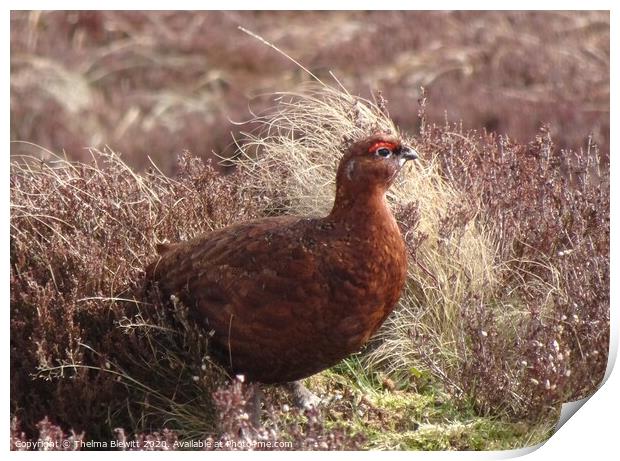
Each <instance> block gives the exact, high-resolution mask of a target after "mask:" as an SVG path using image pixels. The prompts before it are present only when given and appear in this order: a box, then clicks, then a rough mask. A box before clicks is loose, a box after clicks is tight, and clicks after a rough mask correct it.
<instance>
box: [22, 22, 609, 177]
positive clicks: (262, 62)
mask: <svg viewBox="0 0 620 461" xmlns="http://www.w3.org/2000/svg"><path fill="white" fill-rule="evenodd" d="M239 25H241V26H243V27H245V28H247V29H249V30H251V31H253V32H255V33H257V34H259V35H261V36H262V37H264V38H265V39H267V40H269V41H271V42H272V43H274V44H276V45H278V46H279V47H281V48H282V49H283V50H284V51H285V52H287V53H288V54H290V55H291V56H292V57H294V58H295V59H297V60H298V61H299V62H301V63H303V64H304V65H305V66H306V67H308V68H309V69H310V70H311V71H312V72H313V73H314V74H315V75H317V76H318V77H319V78H322V79H324V80H331V81H332V82H333V79H332V78H331V76H330V75H329V73H330V72H332V73H333V74H334V75H335V76H336V77H337V78H338V80H339V81H340V82H342V84H343V85H344V86H345V87H346V88H347V89H348V90H349V91H351V93H353V94H360V95H362V96H365V97H369V96H370V95H371V93H372V92H374V91H377V90H381V91H382V92H383V96H384V97H385V98H386V99H387V100H388V101H389V110H390V115H391V117H392V118H393V119H394V121H395V122H396V123H397V124H398V125H399V126H400V127H401V128H402V129H403V130H404V131H409V132H415V131H416V128H417V124H418V118H417V99H418V97H419V94H420V87H422V86H423V87H424V88H425V89H426V93H427V96H428V98H429V102H430V104H429V106H428V108H427V117H428V119H429V122H437V123H439V124H443V123H444V120H445V119H446V118H447V119H449V120H451V121H458V120H462V121H463V125H464V128H465V129H468V128H476V129H478V128H482V127H484V128H486V129H488V130H491V131H495V132H497V133H500V134H508V135H509V136H510V137H511V138H513V139H514V140H516V141H517V142H527V141H529V140H530V139H533V137H534V136H535V135H536V133H537V130H538V128H539V127H540V125H541V124H542V123H548V124H549V125H550V130H551V136H552V137H553V139H554V141H555V143H556V145H557V146H558V147H559V148H570V149H573V150H578V149H579V148H581V147H584V146H585V145H586V144H587V139H588V136H589V135H590V134H591V135H592V136H593V140H594V142H595V143H597V144H598V145H599V147H600V150H601V152H602V153H603V154H606V153H608V152H609V13H608V12H561V11H556V12H449V11H441V12H414V11H406V12H403V11H394V12H391V11H384V12H363V11H332V12H299V11H298V12H288V11H279V12H255V11H245V12H239V11H236V12H233V11H222V12H217V11H213V12H157V13H154V12H137V11H135V12H118V11H104V12H98V11H88V12H64V11H56V12H40V11H37V12H28V11H19V12H12V14H11V139H12V140H22V141H28V142H32V143H35V144H38V145H40V146H42V147H44V148H46V149H49V150H51V151H53V152H56V153H59V152H60V153H61V152H63V151H64V152H66V154H67V156H68V157H69V158H70V159H84V158H86V157H87V156H88V152H87V150H86V148H87V147H96V148H103V147H105V146H106V145H107V146H110V147H111V148H112V149H114V150H115V151H117V152H120V153H122V154H123V158H124V159H125V161H128V162H129V163H130V164H131V165H133V166H135V167H138V168H142V167H144V166H145V165H146V163H147V160H146V156H147V155H149V156H150V157H151V158H153V159H154V160H155V161H156V163H157V164H158V165H159V166H160V167H162V168H163V169H164V171H167V172H171V171H172V170H173V168H174V163H175V159H176V156H177V155H178V154H179V153H181V152H182V151H183V150H189V151H191V152H192V153H194V154H196V155H200V156H202V157H209V156H210V155H212V152H214V151H215V152H217V153H224V154H226V153H230V151H231V150H232V145H231V132H232V133H233V134H235V133H237V132H238V130H239V128H238V127H237V126H235V125H234V124H232V123H230V122H229V120H230V121H237V122H238V121H244V120H246V119H247V118H248V108H250V109H251V110H252V111H254V112H260V111H261V110H263V109H265V108H266V107H268V106H271V105H273V97H272V96H269V93H272V92H274V91H288V90H291V89H294V88H296V87H298V85H299V84H300V83H301V82H303V81H306V80H308V78H309V77H308V76H307V75H306V74H305V73H304V72H303V71H301V70H300V69H299V68H297V67H296V66H294V65H293V64H292V63H291V62H289V61H287V60H286V59H285V58H283V57H282V56H281V55H279V54H278V53H276V52H274V51H273V50H272V49H270V48H269V47H267V46H264V45H263V44H261V43H260V42H258V41H257V40H255V39H253V38H252V37H250V36H248V35H246V34H244V33H243V32H241V31H240V30H238V28H237V27H238V26H239ZM11 149H12V152H13V153H19V154H23V153H36V154H37V155H41V150H40V149H36V148H33V147H28V146H25V145H23V144H13V145H12V147H11Z"/></svg>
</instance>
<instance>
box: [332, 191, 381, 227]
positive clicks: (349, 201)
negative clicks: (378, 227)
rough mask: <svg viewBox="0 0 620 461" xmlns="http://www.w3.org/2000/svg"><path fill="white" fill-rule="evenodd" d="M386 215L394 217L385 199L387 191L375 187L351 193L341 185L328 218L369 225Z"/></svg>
mask: <svg viewBox="0 0 620 461" xmlns="http://www.w3.org/2000/svg"><path fill="white" fill-rule="evenodd" d="M386 217H389V218H392V213H391V212H390V210H389V208H388V207H387V204H386V201H385V191H383V190H381V189H379V188H373V189H365V190H358V191H355V193H350V191H347V190H346V189H344V188H340V187H339V188H338V190H337V191H336V198H335V200H334V207H333V208H332V211H331V213H330V214H329V216H328V219H330V220H334V221H342V222H347V223H350V224H352V225H367V224H369V223H371V222H375V221H376V220H379V221H381V220H384V219H385V218H386ZM392 219H393V218H392Z"/></svg>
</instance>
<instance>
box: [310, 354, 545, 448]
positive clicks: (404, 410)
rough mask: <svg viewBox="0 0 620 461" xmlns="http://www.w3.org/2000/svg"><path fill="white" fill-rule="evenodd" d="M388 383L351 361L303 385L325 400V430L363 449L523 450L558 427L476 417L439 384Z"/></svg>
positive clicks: (356, 360) (466, 404)
mask: <svg viewBox="0 0 620 461" xmlns="http://www.w3.org/2000/svg"><path fill="white" fill-rule="evenodd" d="M391 378H392V377H388V376H385V375H382V374H381V373H377V372H369V371H367V370H366V369H364V367H362V365H361V364H360V361H359V358H358V357H357V356H353V357H350V358H348V359H347V360H345V361H343V362H342V363H341V364H339V365H338V366H336V367H334V368H332V369H330V370H326V371H324V372H323V373H320V374H318V375H315V376H313V377H312V378H310V379H307V380H306V385H307V386H308V387H309V388H310V389H312V390H313V391H314V392H316V393H318V394H319V395H321V396H322V397H323V399H324V404H323V408H324V414H325V416H326V422H325V423H326V427H329V428H338V427H340V428H346V429H347V430H348V431H349V432H350V433H361V434H363V435H364V437H365V438H366V440H367V442H366V444H365V448H367V449H374V450H507V449H513V448H522V447H526V446H530V445H534V444H537V443H540V442H543V441H545V440H546V439H547V438H548V437H550V436H551V434H552V431H553V426H554V425H555V422H556V421H555V419H554V418H553V417H551V416H550V417H548V418H547V419H545V420H543V421H538V422H536V423H526V422H523V421H514V420H509V419H508V418H499V417H488V416H479V415H476V413H475V411H474V410H473V408H474V406H473V402H467V401H463V400H462V399H460V400H458V401H457V400H456V399H455V398H453V397H451V396H450V395H449V394H447V393H446V392H444V391H443V390H442V388H441V386H440V385H439V383H426V385H425V386H424V388H423V390H422V391H418V392H416V391H415V390H414V386H407V385H404V384H403V381H402V380H401V381H400V386H399V385H397V380H393V379H391ZM413 378H414V379H415V376H414V377H413ZM388 380H389V381H388ZM386 383H387V385H386Z"/></svg>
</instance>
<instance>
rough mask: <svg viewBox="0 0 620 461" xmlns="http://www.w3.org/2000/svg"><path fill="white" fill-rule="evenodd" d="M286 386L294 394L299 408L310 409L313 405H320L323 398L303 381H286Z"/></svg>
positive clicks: (294, 399)
mask: <svg viewBox="0 0 620 461" xmlns="http://www.w3.org/2000/svg"><path fill="white" fill-rule="evenodd" d="M286 387H287V388H288V389H289V391H290V392H291V393H292V394H293V401H294V402H295V405H296V406H298V407H299V408H304V409H306V410H308V409H310V408H312V407H314V408H316V407H318V406H319V403H320V402H321V399H320V398H319V397H318V396H317V395H315V394H313V393H312V392H310V391H309V390H308V389H307V388H306V386H304V385H303V384H302V382H301V381H292V382H290V383H286Z"/></svg>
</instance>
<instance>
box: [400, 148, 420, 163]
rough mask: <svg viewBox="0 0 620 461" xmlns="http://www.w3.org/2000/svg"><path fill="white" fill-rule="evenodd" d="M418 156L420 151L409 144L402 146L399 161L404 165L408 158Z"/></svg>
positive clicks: (412, 158)
mask: <svg viewBox="0 0 620 461" xmlns="http://www.w3.org/2000/svg"><path fill="white" fill-rule="evenodd" d="M417 158H418V153H417V152H416V150H415V149H414V148H412V147H409V146H402V147H401V148H400V152H399V159H398V163H400V166H403V165H404V164H405V162H406V161H407V160H416V159H417Z"/></svg>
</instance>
